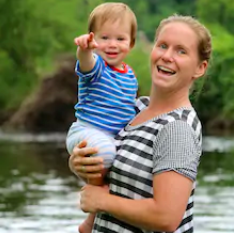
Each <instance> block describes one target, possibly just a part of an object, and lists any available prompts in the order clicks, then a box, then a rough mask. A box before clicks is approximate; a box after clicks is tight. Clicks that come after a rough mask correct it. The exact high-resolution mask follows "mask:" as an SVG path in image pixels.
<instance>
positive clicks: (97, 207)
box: [80, 185, 109, 213]
mask: <svg viewBox="0 0 234 233" xmlns="http://www.w3.org/2000/svg"><path fill="white" fill-rule="evenodd" d="M107 195H109V188H108V187H107V186H105V187H103V186H94V185H85V186H84V187H83V188H82V189H81V192H80V197H81V198H80V208H81V209H82V210H83V211H84V212H89V213H96V212H98V211H102V206H103V205H104V204H105V203H104V202H105V201H106V198H107Z"/></svg>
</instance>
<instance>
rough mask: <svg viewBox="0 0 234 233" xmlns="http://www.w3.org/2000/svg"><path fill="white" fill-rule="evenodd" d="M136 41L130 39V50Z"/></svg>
mask: <svg viewBox="0 0 234 233" xmlns="http://www.w3.org/2000/svg"><path fill="white" fill-rule="evenodd" d="M135 42H136V39H132V40H131V42H130V48H131V49H132V48H133V47H134V45H135Z"/></svg>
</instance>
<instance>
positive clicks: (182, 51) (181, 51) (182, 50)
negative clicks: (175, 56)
mask: <svg viewBox="0 0 234 233" xmlns="http://www.w3.org/2000/svg"><path fill="white" fill-rule="evenodd" d="M178 53H179V54H186V52H185V50H184V49H179V50H178Z"/></svg>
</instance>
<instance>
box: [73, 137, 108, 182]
mask: <svg viewBox="0 0 234 233" xmlns="http://www.w3.org/2000/svg"><path fill="white" fill-rule="evenodd" d="M86 146H87V142H86V141H82V142H80V143H79V144H78V145H77V146H75V147H74V149H73V153H72V155H71V156H70V158H69V168H70V170H71V171H72V172H73V173H75V174H76V175H77V176H79V177H80V178H82V179H84V180H90V179H95V178H100V177H101V176H102V171H103V169H104V165H103V159H102V158H101V157H90V155H92V154H95V153H97V149H96V148H91V147H86Z"/></svg>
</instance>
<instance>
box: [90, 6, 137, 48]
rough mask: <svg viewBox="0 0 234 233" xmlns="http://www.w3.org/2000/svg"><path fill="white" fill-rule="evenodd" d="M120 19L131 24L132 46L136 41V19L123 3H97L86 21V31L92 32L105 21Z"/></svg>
mask: <svg viewBox="0 0 234 233" xmlns="http://www.w3.org/2000/svg"><path fill="white" fill-rule="evenodd" d="M117 20H121V21H122V22H121V23H123V24H126V23H130V25H131V35H130V36H131V46H132V47H133V46H134V44H135V41H136V34H137V20H136V16H135V14H134V13H133V11H132V10H131V9H130V7H129V6H127V5H126V4H124V3H120V2H108V3H103V4H100V5H98V6H97V7H96V8H94V10H93V11H92V12H91V14H90V16H89V21H88V31H89V32H94V33H95V30H98V27H100V26H101V25H103V24H104V23H105V22H107V21H111V22H115V21H117Z"/></svg>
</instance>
